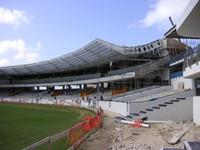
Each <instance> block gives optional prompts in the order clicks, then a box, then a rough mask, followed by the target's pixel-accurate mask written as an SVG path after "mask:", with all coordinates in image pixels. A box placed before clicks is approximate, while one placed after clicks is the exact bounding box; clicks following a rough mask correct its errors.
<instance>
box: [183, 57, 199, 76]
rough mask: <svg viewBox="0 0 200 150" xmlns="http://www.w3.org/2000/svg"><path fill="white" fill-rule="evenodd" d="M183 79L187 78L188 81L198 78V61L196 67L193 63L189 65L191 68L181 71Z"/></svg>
mask: <svg viewBox="0 0 200 150" xmlns="http://www.w3.org/2000/svg"><path fill="white" fill-rule="evenodd" d="M183 77H185V78H189V79H195V78H199V77H200V61H199V62H198V65H197V64H196V63H195V64H193V65H191V67H187V68H185V71H183Z"/></svg>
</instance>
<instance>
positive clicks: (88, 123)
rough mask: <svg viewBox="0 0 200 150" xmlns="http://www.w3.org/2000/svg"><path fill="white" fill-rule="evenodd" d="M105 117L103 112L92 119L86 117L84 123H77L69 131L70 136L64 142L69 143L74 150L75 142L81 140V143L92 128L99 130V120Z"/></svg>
mask: <svg viewBox="0 0 200 150" xmlns="http://www.w3.org/2000/svg"><path fill="white" fill-rule="evenodd" d="M102 117H105V115H104V113H103V110H102V109H101V112H100V113H99V112H98V113H97V115H95V116H94V117H87V118H85V119H84V122H82V123H79V124H77V125H75V126H74V127H72V128H71V129H70V134H69V135H68V136H67V138H66V140H67V141H68V140H69V142H70V145H73V147H74V148H76V147H77V146H78V145H77V143H76V142H77V141H78V140H79V139H81V141H82V142H83V139H84V135H85V134H86V133H87V132H90V131H91V130H92V129H93V128H100V127H101V126H102V121H101V118H102Z"/></svg>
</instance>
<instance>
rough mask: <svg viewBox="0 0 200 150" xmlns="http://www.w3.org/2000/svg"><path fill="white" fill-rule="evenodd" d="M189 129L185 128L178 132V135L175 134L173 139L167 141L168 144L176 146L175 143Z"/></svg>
mask: <svg viewBox="0 0 200 150" xmlns="http://www.w3.org/2000/svg"><path fill="white" fill-rule="evenodd" d="M189 128H190V127H187V128H185V129H184V130H182V131H181V132H179V133H178V134H176V135H175V136H174V137H173V138H171V140H169V141H168V143H169V144H176V142H178V140H179V139H180V138H181V137H182V136H183V135H184V134H185V133H186V132H187V130H188V129H189Z"/></svg>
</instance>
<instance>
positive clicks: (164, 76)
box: [160, 69, 170, 80]
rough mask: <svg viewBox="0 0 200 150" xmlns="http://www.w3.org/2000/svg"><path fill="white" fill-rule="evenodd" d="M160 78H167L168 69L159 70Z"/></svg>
mask: <svg viewBox="0 0 200 150" xmlns="http://www.w3.org/2000/svg"><path fill="white" fill-rule="evenodd" d="M160 76H161V80H169V77H170V75H169V69H162V70H161V71H160Z"/></svg>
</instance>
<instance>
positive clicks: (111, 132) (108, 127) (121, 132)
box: [77, 111, 200, 150]
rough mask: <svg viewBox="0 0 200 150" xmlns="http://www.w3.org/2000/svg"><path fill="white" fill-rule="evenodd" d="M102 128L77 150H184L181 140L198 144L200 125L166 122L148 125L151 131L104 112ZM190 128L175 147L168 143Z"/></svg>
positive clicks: (188, 122)
mask: <svg viewBox="0 0 200 150" xmlns="http://www.w3.org/2000/svg"><path fill="white" fill-rule="evenodd" d="M105 115H106V118H104V119H103V127H102V128H101V129H99V130H97V131H96V132H94V133H93V134H92V135H90V137H89V138H88V139H87V140H85V142H84V143H83V144H81V145H80V146H79V147H78V148H77V149H78V150H159V149H160V148H161V147H165V148H183V146H184V144H183V141H200V126H197V125H195V124H194V123H193V122H191V121H179V122H173V121H167V122H165V123H162V124H150V128H144V127H140V128H138V127H133V126H130V125H127V124H122V123H116V122H114V117H115V116H117V115H118V114H115V113H112V112H109V111H105ZM186 127H190V128H189V130H188V131H187V132H186V133H185V135H184V136H183V137H182V138H181V139H180V140H179V141H178V142H177V143H176V144H175V145H171V144H168V143H167V141H169V140H170V139H171V138H172V137H173V136H174V135H176V134H177V133H179V132H180V131H182V130H183V129H185V128H186Z"/></svg>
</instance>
